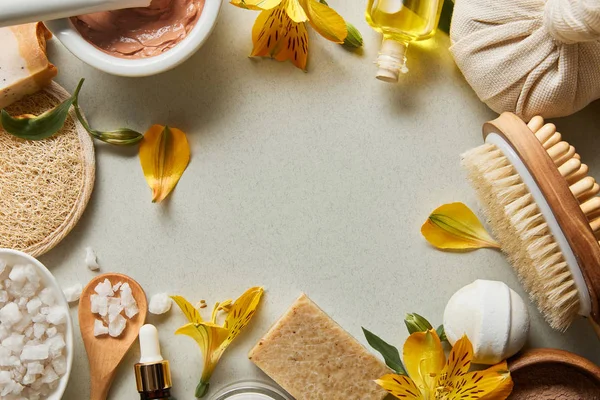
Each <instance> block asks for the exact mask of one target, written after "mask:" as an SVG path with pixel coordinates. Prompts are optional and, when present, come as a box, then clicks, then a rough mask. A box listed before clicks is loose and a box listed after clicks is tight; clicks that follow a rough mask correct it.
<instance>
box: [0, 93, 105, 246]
mask: <svg viewBox="0 0 600 400" xmlns="http://www.w3.org/2000/svg"><path fill="white" fill-rule="evenodd" d="M68 97H69V94H68V93H67V92H66V91H65V90H64V89H63V88H61V87H60V86H59V85H58V84H56V83H52V84H51V85H50V86H49V87H48V88H47V89H45V90H44V91H41V92H38V93H36V94H33V95H31V96H28V97H26V98H24V99H22V100H20V101H19V102H17V103H14V104H13V105H11V106H10V107H8V108H7V111H8V112H9V113H10V114H11V115H21V114H34V115H39V114H41V113H43V112H45V111H47V110H49V109H51V108H53V107H54V106H56V105H57V104H59V103H60V102H62V101H63V100H65V99H67V98H68ZM94 172H95V160H94V146H93V143H92V140H91V138H90V137H89V135H88V134H87V132H86V131H85V129H84V128H83V126H81V124H80V123H79V122H77V120H76V118H75V117H74V115H70V116H69V118H68V119H67V122H66V123H65V125H64V127H63V128H62V129H61V131H60V132H58V133H57V134H56V135H54V136H52V137H51V138H48V139H44V140H39V141H32V140H23V139H19V138H16V137H14V136H12V135H10V134H8V133H7V132H5V131H4V130H3V129H2V128H1V127H0V247H7V248H12V249H17V250H21V251H24V252H26V253H29V254H31V255H33V256H39V255H41V254H43V253H45V252H46V251H48V250H50V249H51V248H52V247H54V246H55V245H56V244H58V242H59V241H60V240H62V239H63V238H64V237H65V236H66V235H67V233H68V232H69V231H70V230H71V229H72V228H73V227H74V226H75V224H76V223H77V221H78V220H79V218H80V217H81V215H82V214H83V211H84V209H85V206H86V205H87V202H88V200H89V198H90V195H91V193H92V188H93V185H94Z"/></svg>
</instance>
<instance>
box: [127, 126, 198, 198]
mask: <svg viewBox="0 0 600 400" xmlns="http://www.w3.org/2000/svg"><path fill="white" fill-rule="evenodd" d="M139 155H140V163H141V164H142V169H143V171H144V176H145V177H146V181H147V182H148V185H149V186H150V188H151V189H152V201H153V202H161V201H162V200H164V199H165V198H166V197H167V196H168V195H169V193H171V191H172V190H173V188H174V187H175V185H177V182H178V181H179V178H181V175H183V172H184V171H185V169H186V168H187V166H188V163H189V162H190V147H189V145H188V141H187V138H186V136H185V133H183V132H182V131H180V130H179V129H175V128H170V127H168V126H161V125H152V126H151V127H150V129H149V130H148V132H146V134H145V135H144V139H143V140H142V142H141V143H140V153H139Z"/></svg>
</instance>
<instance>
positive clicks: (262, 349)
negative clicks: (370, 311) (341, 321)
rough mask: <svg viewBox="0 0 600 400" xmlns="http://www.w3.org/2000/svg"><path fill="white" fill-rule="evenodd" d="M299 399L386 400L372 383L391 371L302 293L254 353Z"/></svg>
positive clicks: (256, 358)
mask: <svg viewBox="0 0 600 400" xmlns="http://www.w3.org/2000/svg"><path fill="white" fill-rule="evenodd" d="M249 357H250V359H251V360H252V361H253V362H254V364H256V365H257V366H258V367H259V368H260V369H262V370H263V371H264V372H265V373H266V374H267V375H269V376H270V377H271V378H272V379H273V380H274V381H275V382H277V383H278V384H279V385H280V386H281V387H282V388H284V389H285V390H286V391H288V392H289V393H290V394H291V395H292V396H294V398H295V399H296V400H382V399H383V398H384V397H385V396H386V392H385V391H384V390H383V389H381V388H379V386H377V384H376V383H375V382H373V380H375V379H378V378H380V377H381V376H383V375H385V374H387V373H390V370H388V368H387V367H386V366H385V364H384V363H383V362H382V361H380V360H379V359H378V358H377V357H375V356H374V355H373V354H372V353H370V352H369V351H368V350H367V349H366V348H364V347H363V346H362V345H361V344H360V343H359V342H358V341H356V339H354V338H353V337H352V336H350V334H348V332H346V331H345V330H344V329H342V327H340V326H339V325H338V324H337V323H336V322H335V321H334V320H332V319H331V318H330V317H329V316H328V315H327V314H325V312H323V310H321V309H320V308H319V307H318V306H317V305H316V304H315V303H313V302H312V301H311V300H310V299H309V298H308V297H307V296H306V295H305V294H302V295H301V296H300V297H299V298H298V300H296V302H295V303H294V304H293V305H292V306H291V307H290V309H289V310H288V311H287V312H286V313H285V315H283V317H281V319H279V321H277V323H276V324H275V325H274V326H273V327H272V328H271V330H269V332H268V333H267V334H266V335H265V336H264V337H263V338H262V339H261V340H260V342H258V344H257V345H256V346H255V347H254V349H252V351H251V352H250V354H249Z"/></svg>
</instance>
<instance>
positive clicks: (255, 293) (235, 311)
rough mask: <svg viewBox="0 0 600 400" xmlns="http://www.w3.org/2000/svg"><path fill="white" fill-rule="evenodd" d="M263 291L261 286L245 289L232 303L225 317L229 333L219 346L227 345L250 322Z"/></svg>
mask: <svg viewBox="0 0 600 400" xmlns="http://www.w3.org/2000/svg"><path fill="white" fill-rule="evenodd" d="M263 293H264V290H263V288H261V287H253V288H250V289H248V290H246V292H245V293H244V294H243V295H241V296H240V298H239V299H237V300H236V301H235V303H233V305H232V306H231V309H230V310H229V313H228V314H227V318H226V319H225V328H227V330H228V331H229V335H228V336H227V339H226V340H225V341H224V342H223V344H222V345H221V346H225V347H227V346H228V345H229V343H231V342H232V341H233V339H235V338H236V336H237V335H238V334H239V333H240V332H241V331H242V329H244V328H245V327H246V325H248V323H250V320H251V319H252V317H253V316H254V313H255V312H256V308H257V307H258V303H260V299H261V297H262V295H263Z"/></svg>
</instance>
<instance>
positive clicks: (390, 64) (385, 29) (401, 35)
mask: <svg viewBox="0 0 600 400" xmlns="http://www.w3.org/2000/svg"><path fill="white" fill-rule="evenodd" d="M443 5H444V0H369V3H368V5H367V11H366V13H365V15H366V19H367V22H368V23H369V25H371V26H372V27H373V29H375V30H376V31H378V32H380V33H381V34H383V42H382V43H381V50H380V51H379V57H378V58H377V61H375V64H377V66H378V67H379V71H378V72H377V79H380V80H382V81H385V82H392V83H395V82H398V77H399V75H400V72H402V73H407V72H408V68H407V67H406V50H407V48H408V45H409V44H410V43H411V42H414V41H418V40H425V39H428V38H430V37H432V36H433V35H434V34H435V30H436V28H437V25H438V22H439V20H440V14H441V12H442V6H443Z"/></svg>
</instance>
